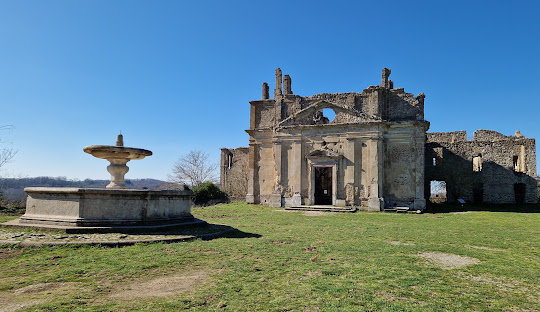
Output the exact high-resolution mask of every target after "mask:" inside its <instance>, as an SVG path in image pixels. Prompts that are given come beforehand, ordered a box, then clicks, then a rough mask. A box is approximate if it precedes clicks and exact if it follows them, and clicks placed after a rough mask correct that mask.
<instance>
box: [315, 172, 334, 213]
mask: <svg viewBox="0 0 540 312" xmlns="http://www.w3.org/2000/svg"><path fill="white" fill-rule="evenodd" d="M315 205H332V167H315Z"/></svg>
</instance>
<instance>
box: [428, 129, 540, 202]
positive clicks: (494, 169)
mask: <svg viewBox="0 0 540 312" xmlns="http://www.w3.org/2000/svg"><path fill="white" fill-rule="evenodd" d="M426 136H427V141H426V149H425V183H424V185H425V194H426V199H427V198H429V197H430V182H431V181H444V182H446V191H447V198H448V202H456V201H457V199H458V198H461V199H464V200H466V201H468V202H473V203H492V204H514V203H536V202H537V201H538V197H537V192H538V188H537V182H536V146H535V140H534V139H528V138H525V137H524V136H523V135H521V134H520V133H519V131H517V132H516V134H515V135H514V136H505V135H503V134H501V133H498V132H496V131H491V130H477V131H475V133H474V137H473V139H472V140H470V141H469V140H467V134H466V132H465V131H456V132H446V133H427V134H426Z"/></svg>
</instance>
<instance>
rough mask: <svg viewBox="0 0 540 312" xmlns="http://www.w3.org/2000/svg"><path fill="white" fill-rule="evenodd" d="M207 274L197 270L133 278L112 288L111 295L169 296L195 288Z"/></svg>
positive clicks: (127, 298)
mask: <svg viewBox="0 0 540 312" xmlns="http://www.w3.org/2000/svg"><path fill="white" fill-rule="evenodd" d="M208 274H209V273H208V272H207V271H203V270H199V271H191V272H185V273H179V274H175V275H170V276H164V277H159V278H155V279H152V280H149V281H140V280H135V281H133V282H132V283H131V284H129V285H122V287H120V288H118V289H113V290H112V293H113V294H111V297H112V298H115V299H121V300H133V299H141V298H162V297H169V296H172V295H176V294H179V293H183V292H186V291H189V290H192V289H194V288H196V287H197V286H198V285H200V284H201V283H203V282H204V281H205V280H206V279H207V277H208Z"/></svg>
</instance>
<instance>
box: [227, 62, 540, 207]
mask: <svg viewBox="0 0 540 312" xmlns="http://www.w3.org/2000/svg"><path fill="white" fill-rule="evenodd" d="M390 73H391V71H390V70H389V69H387V68H384V69H383V71H382V83H381V85H379V86H370V87H369V88H367V89H365V90H363V91H362V92H361V93H358V92H349V93H334V94H328V93H321V94H316V95H313V96H309V97H303V96H299V95H293V94H292V90H291V80H290V77H289V75H285V79H284V81H283V83H284V91H283V94H282V91H281V84H282V72H281V69H279V68H278V69H277V70H276V89H275V91H274V99H264V96H263V100H259V101H252V102H250V104H251V119H250V129H249V130H246V132H247V133H248V134H249V135H250V140H249V142H250V143H249V151H248V152H246V151H245V148H244V149H243V150H242V151H243V152H242V153H237V154H238V155H236V154H235V155H234V156H233V158H234V159H236V160H237V161H238V160H239V158H247V159H246V160H245V162H246V163H247V164H248V165H247V166H246V168H247V171H248V181H247V183H246V184H247V190H246V191H245V194H246V201H247V202H248V203H261V204H267V205H271V206H273V207H277V206H278V205H281V206H286V207H291V206H297V205H315V204H327V205H334V206H345V205H346V206H360V207H363V209H367V210H374V211H375V210H382V209H384V208H393V207H399V208H403V207H408V208H409V209H413V210H424V209H425V206H426V199H428V198H429V189H430V182H431V181H432V180H438V179H441V180H443V181H446V182H447V183H449V190H451V191H453V192H454V191H455V193H456V194H459V197H460V198H465V199H466V200H472V197H473V196H472V193H473V191H472V189H473V188H475V187H478V183H484V185H485V187H486V190H487V188H488V187H490V186H489V185H495V186H494V187H492V188H491V190H490V191H486V199H489V200H487V201H486V200H485V201H486V202H494V203H507V202H515V201H517V200H516V199H515V194H514V193H515V192H514V191H513V190H514V188H515V187H517V188H522V187H523V185H525V186H524V187H525V189H526V190H525V195H524V197H525V199H524V202H533V200H536V182H534V183H533V182H532V179H533V178H534V177H536V156H535V154H534V151H535V145H534V139H525V138H524V137H523V136H522V135H521V134H520V133H519V132H516V136H515V137H512V138H511V139H509V138H508V137H506V136H504V135H502V134H500V133H497V132H495V131H487V130H481V131H477V132H476V133H475V139H474V140H473V143H468V141H467V135H466V133H465V132H464V131H458V132H452V133H429V134H427V138H428V143H427V145H426V131H427V130H428V128H429V122H427V121H425V120H424V99H425V95H424V94H423V93H420V94H418V95H417V96H414V95H413V94H410V93H406V92H405V91H404V89H403V88H396V89H394V86H393V82H392V81H391V80H389V76H390ZM324 109H331V110H333V111H334V112H335V118H333V120H330V119H329V118H328V116H325V115H324V113H323V110H324ZM462 142H464V143H462ZM469 145H470V146H469ZM465 146H469V147H467V148H465ZM462 150H463V151H462ZM465 150H466V151H465ZM495 150H496V151H495ZM230 151H234V150H229V149H222V164H224V159H225V158H226V157H228V156H227V155H230ZM490 151H493V152H490ZM504 151H506V152H504ZM448 153H450V154H451V153H455V154H456V155H457V156H456V158H455V159H456V160H455V161H450V162H449V161H448V160H449V156H448V155H447V154H448ZM504 153H506V154H505V155H507V154H511V156H508V155H507V156H504V157H506V158H504V159H505V160H504V161H502V160H497V159H498V157H499V156H496V157H495V156H492V154H493V155H494V154H497V155H503V154H504ZM458 156H459V157H458ZM224 157H225V158H224ZM501 157H502V156H501ZM228 163H230V162H228ZM493 164H500V165H499V167H505V168H507V170H506V172H500V171H493V170H491V169H490V168H491V167H493V166H494V165H493ZM456 166H457V167H456ZM488 167H490V168H488ZM461 168H466V170H465V171H466V172H465V171H463V170H461ZM232 170H234V169H231V168H230V167H229V168H228V167H227V166H224V165H222V171H221V175H222V187H224V188H225V189H227V188H232V187H233V186H232V184H234V182H233V181H231V180H230V179H228V178H227V177H228V176H229V175H230V174H231V172H232ZM425 171H427V173H426V174H424V173H425ZM450 172H453V173H450ZM478 173H480V175H478ZM469 176H473V177H474V178H470V179H469V178H468V177H469ZM478 176H482V178H481V179H479V178H478ZM462 177H463V178H464V179H465V180H467V179H469V180H470V181H471V182H470V183H469V182H467V183H465V184H464V185H461V186H454V185H458V183H457V181H460V180H461V179H462ZM451 179H454V181H456V182H455V183H454V182H452V181H451ZM482 181H483V182H482ZM519 183H521V184H519ZM516 184H519V185H518V186H516ZM533 186H534V187H533ZM464 188H466V189H467V190H465V189H464ZM498 190H501V194H504V195H501V196H496V195H495V194H496V193H497V192H498ZM456 194H454V195H452V196H451V199H452V200H454V199H455V197H456V196H458V195H456ZM519 196H521V195H519ZM361 209H362V208H361Z"/></svg>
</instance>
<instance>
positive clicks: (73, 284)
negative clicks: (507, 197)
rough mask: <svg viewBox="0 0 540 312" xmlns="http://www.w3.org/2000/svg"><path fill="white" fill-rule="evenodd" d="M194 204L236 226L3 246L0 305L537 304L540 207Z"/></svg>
mask: <svg viewBox="0 0 540 312" xmlns="http://www.w3.org/2000/svg"><path fill="white" fill-rule="evenodd" d="M193 214H194V215H195V216H196V217H197V218H201V219H204V220H206V221H208V222H210V223H217V224H226V225H231V226H233V227H235V228H237V229H238V230H239V231H238V232H236V233H234V234H233V235H229V236H228V237H223V238H218V239H214V240H209V241H202V240H196V241H192V242H182V243H174V244H138V245H135V246H129V247H123V248H106V247H41V248H0V310H6V311H9V310H14V309H17V308H22V309H23V310H28V311H33V310H36V311H128V310H129V311H132V310H133V311H161V310H164V311H177V310H183V309H192V310H196V311H214V310H216V311H540V213H517V212H488V211H474V212H468V213H437V214H429V213H426V214H421V215H416V214H394V213H369V212H357V213H326V214H316V213H314V214H309V213H308V214H305V213H304V212H283V211H275V208H269V207H264V206H253V205H246V204H244V203H233V204H228V205H218V206H214V207H208V208H194V209H193ZM12 218H13V217H5V216H4V217H0V221H7V220H8V219H12ZM4 247H5V246H4Z"/></svg>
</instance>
